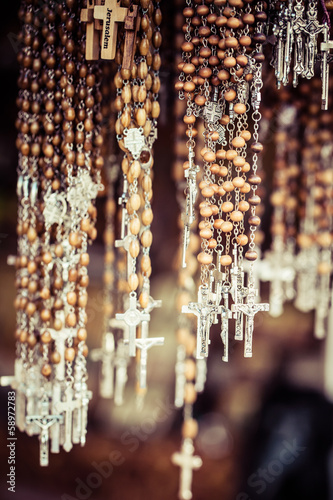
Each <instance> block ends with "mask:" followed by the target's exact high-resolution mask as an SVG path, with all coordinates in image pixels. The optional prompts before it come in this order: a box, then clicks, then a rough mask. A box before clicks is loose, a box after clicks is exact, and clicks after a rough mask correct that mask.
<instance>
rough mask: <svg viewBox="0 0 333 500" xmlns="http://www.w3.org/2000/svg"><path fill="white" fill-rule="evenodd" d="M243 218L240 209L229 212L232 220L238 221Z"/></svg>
mask: <svg viewBox="0 0 333 500" xmlns="http://www.w3.org/2000/svg"><path fill="white" fill-rule="evenodd" d="M243 218H244V215H243V213H242V212H241V211H240V210H234V211H233V212H231V214H230V219H231V220H232V221H233V222H240V221H241V220H243Z"/></svg>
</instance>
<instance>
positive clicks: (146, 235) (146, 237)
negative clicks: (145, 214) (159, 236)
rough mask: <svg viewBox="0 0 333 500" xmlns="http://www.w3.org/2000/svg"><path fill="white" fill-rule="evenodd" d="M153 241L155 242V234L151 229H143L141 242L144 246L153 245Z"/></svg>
mask: <svg viewBox="0 0 333 500" xmlns="http://www.w3.org/2000/svg"><path fill="white" fill-rule="evenodd" d="M152 242H153V234H152V232H151V231H150V229H146V230H145V231H143V233H142V235H141V244H142V246H143V247H145V248H148V247H150V246H151V244H152Z"/></svg>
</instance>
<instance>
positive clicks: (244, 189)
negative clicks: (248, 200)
mask: <svg viewBox="0 0 333 500" xmlns="http://www.w3.org/2000/svg"><path fill="white" fill-rule="evenodd" d="M250 191H251V186H250V184H248V183H247V182H245V184H244V186H243V187H242V188H240V192H241V193H243V194H247V193H249V192H250Z"/></svg>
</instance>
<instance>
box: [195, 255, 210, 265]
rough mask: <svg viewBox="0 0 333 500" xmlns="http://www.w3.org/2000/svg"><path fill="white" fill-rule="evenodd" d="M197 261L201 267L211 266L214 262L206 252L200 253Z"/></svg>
mask: <svg viewBox="0 0 333 500" xmlns="http://www.w3.org/2000/svg"><path fill="white" fill-rule="evenodd" d="M197 259H198V262H199V263H200V264H201V265H209V264H211V263H212V262H213V256H212V255H211V254H208V253H206V252H200V253H199V254H198V256H197Z"/></svg>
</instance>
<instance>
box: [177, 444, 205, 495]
mask: <svg viewBox="0 0 333 500" xmlns="http://www.w3.org/2000/svg"><path fill="white" fill-rule="evenodd" d="M193 453H194V446H193V442H192V439H190V438H185V439H184V441H183V443H182V448H181V452H180V453H179V452H176V453H174V454H173V455H172V457H171V460H172V462H173V463H174V464H175V465H178V466H179V467H180V484H179V492H178V498H179V499H181V500H190V499H191V498H192V476H193V470H196V469H200V467H201V466H202V460H201V458H200V457H199V456H197V455H193Z"/></svg>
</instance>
